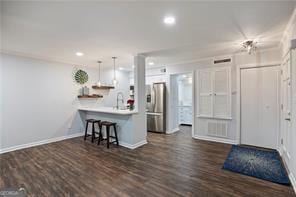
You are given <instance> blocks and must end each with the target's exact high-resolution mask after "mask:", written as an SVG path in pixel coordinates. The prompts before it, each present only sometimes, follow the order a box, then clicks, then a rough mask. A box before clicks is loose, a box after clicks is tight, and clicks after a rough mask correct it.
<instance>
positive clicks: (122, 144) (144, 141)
mask: <svg viewBox="0 0 296 197" xmlns="http://www.w3.org/2000/svg"><path fill="white" fill-rule="evenodd" d="M145 144H147V140H143V141H140V142H138V143H136V144H129V143H126V142H122V141H119V145H120V146H124V147H126V148H129V149H136V148H138V147H140V146H143V145H145Z"/></svg>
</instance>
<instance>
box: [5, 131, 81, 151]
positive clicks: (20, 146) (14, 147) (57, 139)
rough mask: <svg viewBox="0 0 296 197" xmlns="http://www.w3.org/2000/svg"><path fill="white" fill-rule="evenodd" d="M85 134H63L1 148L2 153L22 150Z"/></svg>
mask: <svg viewBox="0 0 296 197" xmlns="http://www.w3.org/2000/svg"><path fill="white" fill-rule="evenodd" d="M83 135H84V133H75V134H71V135H65V136H61V137H55V138H51V139H47V140H41V141H37V142H31V143H27V144H21V145H17V146H12V147H9V148H4V149H1V150H0V154H3V153H7V152H11V151H15V150H20V149H24V148H30V147H34V146H39V145H43V144H49V143H53V142H58V141H62V140H67V139H70V138H75V137H80V136H83Z"/></svg>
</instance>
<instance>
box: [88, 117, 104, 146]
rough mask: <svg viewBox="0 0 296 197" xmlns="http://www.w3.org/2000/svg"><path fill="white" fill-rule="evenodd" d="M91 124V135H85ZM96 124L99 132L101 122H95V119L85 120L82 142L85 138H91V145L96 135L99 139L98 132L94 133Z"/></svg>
mask: <svg viewBox="0 0 296 197" xmlns="http://www.w3.org/2000/svg"><path fill="white" fill-rule="evenodd" d="M89 123H91V124H92V132H91V135H89V134H88V133H87V130H88V124H89ZM96 123H97V124H98V126H99V130H101V120H95V119H87V120H86V127H85V134H84V140H86V138H87V137H89V136H91V143H93V142H94V140H95V138H96V136H95V135H96V133H97V134H99V137H100V133H101V131H100V132H96V131H95V124H96Z"/></svg>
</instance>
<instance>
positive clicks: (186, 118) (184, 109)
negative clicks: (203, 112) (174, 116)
mask: <svg viewBox="0 0 296 197" xmlns="http://www.w3.org/2000/svg"><path fill="white" fill-rule="evenodd" d="M178 109H179V112H178V114H179V117H178V119H179V124H188V125H192V106H179V107H178Z"/></svg>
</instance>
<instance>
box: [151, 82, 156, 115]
mask: <svg viewBox="0 0 296 197" xmlns="http://www.w3.org/2000/svg"><path fill="white" fill-rule="evenodd" d="M152 92H153V103H152V108H153V112H155V105H156V93H155V88H154V85H152Z"/></svg>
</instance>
